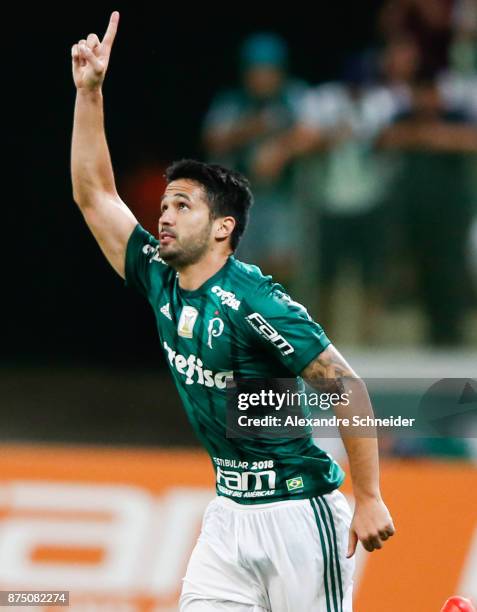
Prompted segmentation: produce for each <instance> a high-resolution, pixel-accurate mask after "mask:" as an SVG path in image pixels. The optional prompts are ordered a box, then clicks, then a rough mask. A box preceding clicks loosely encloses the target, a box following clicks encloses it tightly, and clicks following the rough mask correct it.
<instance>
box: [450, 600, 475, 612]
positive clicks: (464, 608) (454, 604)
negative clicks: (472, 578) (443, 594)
mask: <svg viewBox="0 0 477 612" xmlns="http://www.w3.org/2000/svg"><path fill="white" fill-rule="evenodd" d="M441 612H476V610H475V608H474V606H473V605H472V602H471V601H470V599H466V598H465V597H458V596H454V597H450V598H449V599H448V600H447V601H446V603H445V604H444V607H443V608H442V610H441Z"/></svg>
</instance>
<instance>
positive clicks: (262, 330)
mask: <svg viewBox="0 0 477 612" xmlns="http://www.w3.org/2000/svg"><path fill="white" fill-rule="evenodd" d="M245 320H246V321H247V323H249V325H251V326H252V327H253V329H254V330H255V331H256V332H257V333H258V334H260V336H263V337H264V338H265V339H266V340H268V341H269V342H271V343H272V344H273V345H274V346H276V347H277V349H278V350H279V351H280V352H281V353H282V355H290V354H291V353H294V352H295V349H294V348H293V346H292V345H291V344H290V343H289V342H288V341H287V340H285V338H284V337H283V336H282V335H280V334H279V333H278V332H277V330H276V329H275V328H274V327H272V326H271V325H270V323H269V322H268V321H266V320H265V319H264V318H263V317H262V315H261V314H259V313H258V312H253V313H252V314H251V315H248V317H245Z"/></svg>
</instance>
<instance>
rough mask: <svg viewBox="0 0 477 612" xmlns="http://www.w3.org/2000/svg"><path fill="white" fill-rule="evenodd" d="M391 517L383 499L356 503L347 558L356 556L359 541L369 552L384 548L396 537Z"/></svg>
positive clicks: (371, 499) (370, 499)
mask: <svg viewBox="0 0 477 612" xmlns="http://www.w3.org/2000/svg"><path fill="white" fill-rule="evenodd" d="M394 532H395V529H394V525H393V521H392V518H391V515H390V514H389V511H388V509H387V508H386V506H385V504H384V502H383V501H382V500H381V499H376V498H369V499H365V500H362V501H356V506H355V509H354V516H353V520H352V521H351V527H350V530H349V543H348V554H347V555H346V556H347V558H350V557H352V556H353V555H354V553H355V551H356V545H357V544H358V540H359V541H360V542H361V544H362V545H363V546H364V548H365V549H366V550H367V551H368V552H372V551H373V550H375V549H377V548H382V547H383V542H385V541H386V540H387V539H388V538H390V537H391V536H392V535H394Z"/></svg>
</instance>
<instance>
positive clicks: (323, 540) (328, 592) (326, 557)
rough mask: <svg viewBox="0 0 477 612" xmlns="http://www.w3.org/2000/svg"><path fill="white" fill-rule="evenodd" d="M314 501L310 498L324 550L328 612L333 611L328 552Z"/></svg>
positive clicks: (324, 577) (324, 574) (324, 576)
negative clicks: (329, 583) (329, 585)
mask: <svg viewBox="0 0 477 612" xmlns="http://www.w3.org/2000/svg"><path fill="white" fill-rule="evenodd" d="M313 502H314V500H313V499H310V505H311V507H312V509H313V514H314V515H315V521H316V525H317V527H318V533H319V535H320V542H321V550H322V552H323V565H324V571H323V582H324V583H325V595H326V612H332V610H331V604H330V591H329V588H328V555H327V553H326V545H325V538H324V537H323V530H322V527H321V522H320V519H319V517H318V512H317V511H316V508H315V505H314V503H313Z"/></svg>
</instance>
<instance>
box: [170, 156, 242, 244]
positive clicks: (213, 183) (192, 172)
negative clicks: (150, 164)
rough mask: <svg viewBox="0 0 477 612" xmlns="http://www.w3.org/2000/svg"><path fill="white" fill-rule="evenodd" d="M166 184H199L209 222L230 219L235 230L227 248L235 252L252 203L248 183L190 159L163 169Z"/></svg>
mask: <svg viewBox="0 0 477 612" xmlns="http://www.w3.org/2000/svg"><path fill="white" fill-rule="evenodd" d="M165 176H166V180H167V183H170V182H172V181H175V180H177V179H190V180H192V181H196V182H197V183H200V184H201V185H202V186H203V188H204V190H205V193H206V195H207V200H208V205H209V208H210V213H211V216H212V218H213V219H217V218H218V217H226V216H229V215H230V216H231V217H234V219H235V228H234V230H233V232H232V234H231V236H230V246H231V248H232V250H233V251H235V250H236V249H237V246H238V244H239V242H240V238H241V237H242V235H243V233H244V231H245V228H246V226H247V223H248V217H249V210H250V207H251V206H252V204H253V195H252V192H251V190H250V182H249V181H248V179H247V178H245V176H243V174H240V172H236V171H235V170H229V169H228V168H224V167H223V166H219V165H218V164H206V163H204V162H200V161H197V160H194V159H181V160H180V161H175V162H173V163H172V164H171V165H170V166H169V167H168V168H167V170H166V174H165Z"/></svg>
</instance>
